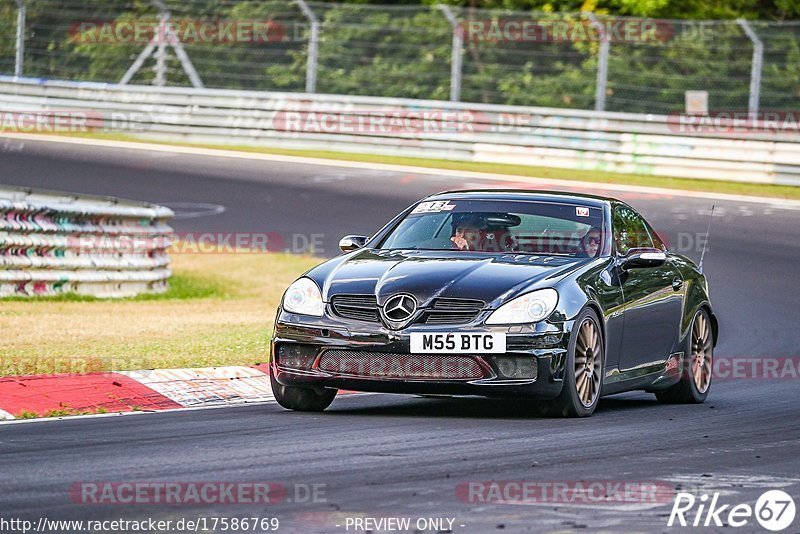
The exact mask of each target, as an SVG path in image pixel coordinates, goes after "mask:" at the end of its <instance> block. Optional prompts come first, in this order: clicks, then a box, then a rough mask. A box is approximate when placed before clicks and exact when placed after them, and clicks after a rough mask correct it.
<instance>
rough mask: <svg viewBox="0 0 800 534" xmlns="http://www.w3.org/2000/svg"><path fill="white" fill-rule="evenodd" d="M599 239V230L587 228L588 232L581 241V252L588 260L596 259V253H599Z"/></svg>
mask: <svg viewBox="0 0 800 534" xmlns="http://www.w3.org/2000/svg"><path fill="white" fill-rule="evenodd" d="M600 237H601V234H600V229H599V228H597V227H596V226H595V227H592V228H589V231H588V232H586V234H585V235H584V236H583V238H582V239H581V245H582V246H583V250H584V251H585V252H586V255H587V256H589V257H590V258H596V257H597V253H598V252H599V251H600Z"/></svg>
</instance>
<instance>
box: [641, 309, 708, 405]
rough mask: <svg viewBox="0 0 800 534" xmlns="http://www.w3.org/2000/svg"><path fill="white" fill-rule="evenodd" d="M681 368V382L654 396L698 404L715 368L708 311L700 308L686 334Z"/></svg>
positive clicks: (669, 401) (666, 402)
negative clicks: (686, 355) (684, 355)
mask: <svg viewBox="0 0 800 534" xmlns="http://www.w3.org/2000/svg"><path fill="white" fill-rule="evenodd" d="M684 354H688V357H684V358H683V370H682V372H681V379H680V381H679V382H678V383H677V384H675V385H674V386H672V387H670V388H669V389H665V390H662V391H656V392H655V394H656V398H657V399H658V400H659V402H663V403H665V404H701V403H702V402H704V401H705V400H706V397H708V392H709V390H710V389H711V378H712V375H713V369H714V342H713V333H712V331H711V320H710V318H709V316H708V312H707V311H706V310H704V309H702V308H701V309H700V310H698V311H697V313H696V314H695V315H694V319H693V320H692V329H691V330H690V331H689V335H687V336H686V343H685V345H684Z"/></svg>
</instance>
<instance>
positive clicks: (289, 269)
mask: <svg viewBox="0 0 800 534" xmlns="http://www.w3.org/2000/svg"><path fill="white" fill-rule="evenodd" d="M172 262H173V263H172V268H173V270H174V272H175V275H174V277H173V279H172V281H171V287H170V290H169V291H168V292H167V293H165V294H162V295H143V296H139V297H136V298H131V299H122V300H104V299H95V298H91V297H79V296H74V295H63V296H58V297H40V298H34V299H19V298H13V299H4V300H2V306H1V307H0V332H3V343H2V345H1V346H0V376H14V375H32V374H47V373H84V372H98V371H123V370H135V369H152V368H178V367H210V366H220V365H249V364H253V363H259V362H264V361H266V360H267V358H268V354H269V335H270V330H271V327H272V320H273V318H274V314H275V310H276V308H277V306H278V303H279V300H280V298H281V295H282V294H283V291H284V290H285V289H286V287H287V286H288V285H289V284H290V283H291V282H292V281H293V280H294V279H295V278H296V277H297V276H299V275H300V274H301V273H302V272H304V271H305V270H307V269H308V268H310V267H312V266H313V265H315V264H317V263H319V262H320V259H319V258H314V257H311V256H297V255H287V254H263V253H246V252H241V253H231V254H176V255H173V256H172Z"/></svg>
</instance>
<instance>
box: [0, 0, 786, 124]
mask: <svg viewBox="0 0 800 534" xmlns="http://www.w3.org/2000/svg"><path fill="white" fill-rule="evenodd" d="M0 74H5V75H12V76H14V75H16V76H20V77H41V78H49V79H63V80H86V81H98V82H109V83H123V84H124V83H131V84H155V85H186V86H189V85H194V86H205V87H213V88H231V89H253V90H269V91H295V92H302V91H307V92H319V93H335V94H353V95H374V96H393V97H409V98H426V99H440V100H448V99H450V100H460V101H465V102H484V103H493V104H517V105H535V106H552V107H569V108H579V109H598V110H607V111H627V112H639V113H665V114H667V113H675V112H681V111H683V110H684V107H685V92H686V91H690V90H691V91H707V92H708V108H709V109H710V110H712V111H725V110H735V111H739V110H748V109H749V110H750V111H754V110H755V109H759V110H796V109H797V108H798V107H799V106H798V103H800V22H783V23H777V22H752V21H751V22H744V21H713V22H712V21H675V20H652V19H634V18H619V17H614V18H612V17H604V16H600V15H597V16H595V15H592V14H586V13H557V14H556V13H533V12H514V11H501V10H478V9H467V8H456V7H448V6H439V5H433V6H376V5H362V4H332V3H321V2H303V1H301V0H300V1H294V2H292V1H288V0H286V1H283V0H282V1H277V0H266V1H256V0H252V1H250V0H213V1H212V0H102V1H100V0H95V1H88V0H0Z"/></svg>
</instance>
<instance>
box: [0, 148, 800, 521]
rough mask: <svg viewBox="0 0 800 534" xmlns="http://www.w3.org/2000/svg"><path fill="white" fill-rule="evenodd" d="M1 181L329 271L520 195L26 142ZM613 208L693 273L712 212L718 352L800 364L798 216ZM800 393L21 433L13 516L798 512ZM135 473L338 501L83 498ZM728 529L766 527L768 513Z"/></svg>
mask: <svg viewBox="0 0 800 534" xmlns="http://www.w3.org/2000/svg"><path fill="white" fill-rule="evenodd" d="M4 147H5V148H4ZM0 182H2V183H3V184H7V185H22V186H31V187H40V188H49V189H57V190H63V191H72V192H78V193H93V194H108V195H115V196H120V197H125V198H132V199H137V200H146V201H150V202H156V203H161V204H165V205H168V206H172V207H174V208H175V209H176V211H177V212H178V217H177V218H176V219H175V221H174V224H173V226H174V228H175V229H176V230H177V231H178V232H209V231H211V232H253V233H255V232H269V233H276V234H278V235H280V236H282V239H283V241H284V243H285V244H287V247H289V248H291V247H290V245H289V244H290V243H292V242H295V241H296V240H298V239H299V242H301V243H302V242H304V240H305V239H308V238H309V236H317V237H318V239H319V240H320V241H319V242H320V243H322V248H321V250H320V249H319V248H318V249H317V252H318V253H321V254H322V255H325V256H332V255H335V254H336V253H337V249H336V243H337V242H338V239H339V237H341V236H342V235H344V234H347V233H363V234H368V233H371V232H373V231H375V230H377V229H378V228H379V226H380V225H382V224H383V223H384V222H385V221H386V220H388V218H389V217H390V216H391V215H393V214H394V213H396V212H397V211H399V210H400V209H402V208H403V207H405V206H407V205H408V204H410V203H411V202H413V201H414V200H416V199H417V198H419V197H421V196H423V195H426V194H429V193H433V192H437V191H441V190H446V189H455V188H465V187H468V188H472V187H524V184H519V183H514V182H513V181H512V180H509V182H508V183H506V184H503V183H499V182H495V181H473V180H464V179H463V178H459V177H458V176H457V174H456V173H454V174H453V176H449V177H445V176H430V175H422V174H420V175H415V174H399V173H393V172H388V171H382V170H367V169H346V168H341V167H332V166H331V167H329V166H319V165H310V164H297V163H291V164H290V163H281V162H267V161H251V160H245V159H228V158H217V157H204V156H189V155H178V154H171V153H165V152H150V151H140V150H129V149H110V148H106V149H99V148H93V147H89V146H78V145H66V144H59V143H49V142H31V141H24V142H22V141H4V142H0ZM593 192H595V193H598V192H600V193H602V191H601V190H600V189H596V190H594V191H593ZM613 196H617V197H619V198H622V199H624V200H627V201H628V202H630V203H631V204H632V205H633V206H634V207H636V208H638V209H639V210H640V211H641V212H642V213H643V214H644V215H645V216H646V217H647V218H648V219H649V220H650V221H651V222H652V223H653V225H654V226H655V227H656V229H657V230H658V231H659V232H660V233H662V234H664V235H666V236H667V238H668V240H669V242H670V244H671V245H672V246H673V248H677V249H679V251H681V252H682V253H685V254H687V255H689V256H690V257H692V258H693V259H695V260H698V259H699V257H700V246H699V244H698V239H697V235H698V234H700V235H702V234H703V233H704V232H705V229H706V225H707V221H708V211H709V208H710V206H711V204H712V203H715V204H716V211H715V217H714V223H713V227H712V230H711V239H710V244H709V248H708V252H707V254H706V261H705V264H706V273H707V274H708V275H709V279H710V282H711V291H712V299H713V301H714V304H715V310H716V313H717V315H718V317H719V319H720V330H721V342H720V343H719V345H718V346H717V349H716V355H717V357H718V358H719V357H758V358H782V357H797V356H800V329H798V328H797V322H798V319H800V312H798V304H797V303H798V301H799V300H800V288H799V287H798V273H799V272H800V270H799V269H798V265H800V244H799V243H800V239H798V234H799V233H800V225H798V222H800V211H798V210H797V209H796V208H792V207H791V206H787V205H783V204H780V203H778V204H775V205H770V204H765V203H763V202H761V203H756V202H752V203H751V202H741V203H739V202H731V201H721V200H717V201H711V200H707V199H697V198H688V197H680V196H669V197H665V196H660V195H652V194H642V193H624V192H623V193H614V194H613ZM223 208H224V209H223ZM297 236H301V237H300V238H298V237H297ZM267 326H268V325H265V329H266V328H267ZM798 399H800V380H798V378H797V377H795V378H793V379H792V378H785V379H783V380H764V379H756V378H753V379H738V380H728V381H717V382H716V383H715V384H713V386H712V391H711V394H710V396H709V399H708V401H707V403H706V404H704V405H700V406H666V405H660V404H658V403H657V402H656V401H655V398H654V397H653V396H652V395H648V394H644V393H641V394H625V395H620V396H615V397H610V398H605V399H603V400H602V401H601V403H600V406H599V408H598V411H597V413H596V414H595V416H594V417H592V418H590V419H586V420H558V419H541V418H537V417H536V416H533V415H531V414H530V413H529V411H528V410H526V407H525V406H524V405H522V404H521V403H519V402H506V401H496V400H481V399H431V398H417V397H411V396H392V395H355V396H340V397H339V398H338V399H337V400H336V401H335V402H334V404H333V405H332V407H331V408H330V409H329V410H328V411H327V412H325V413H323V414H301V413H292V412H288V411H284V410H282V409H281V408H280V407H278V406H277V405H274V404H270V405H254V406H244V407H237V408H221V409H208V410H196V411H183V412H173V413H163V414H135V415H129V416H114V417H96V418H75V419H66V420H62V421H45V422H35V423H23V424H16V423H15V424H6V425H0V473H1V474H2V476H0V510H2V511H3V513H4V514H5V515H10V514H13V515H14V516H15V517H20V518H33V519H38V518H40V517H43V516H44V517H47V518H49V519H56V518H59V519H61V518H76V519H77V518H81V519H88V518H97V519H113V518H126V519H134V518H138V517H165V518H181V517H187V518H188V517H193V516H208V515H217V516H227V517H232V516H248V517H254V516H259V517H278V518H279V519H280V521H281V529H280V530H279V532H280V531H284V532H317V531H319V532H347V531H349V532H354V530H353V527H350V529H349V530H346V520H347V518H348V517H351V518H352V517H367V516H368V517H411V518H412V521H416V519H417V518H422V517H424V518H439V517H442V518H453V519H455V522H454V524H453V527H452V531H453V532H465V533H467V532H469V533H471V532H489V531H503V530H505V531H507V532H523V531H529V532H571V531H575V530H579V531H583V532H597V531H604V532H672V531H676V530H677V531H681V530H687V531H688V530H690V529H678V528H668V527H667V519H668V517H669V513H670V510H671V507H672V499H671V498H670V499H666V500H663V499H662V500H661V501H660V502H656V503H622V504H619V505H597V504H574V503H573V504H569V503H561V502H558V503H552V502H551V503H546V504H540V505H519V504H516V505H515V504H499V503H496V502H490V503H481V502H469V499H464V498H462V496H461V494H457V488H458V487H459V485H460V484H461V485H463V484H464V483H468V482H470V481H489V480H493V481H509V480H517V481H519V480H528V481H541V482H558V481H562V482H563V481H567V482H569V481H595V480H601V481H609V480H611V481H660V482H662V483H665V484H667V485H669V486H671V487H674V488H677V489H681V488H684V489H690V490H695V491H699V492H701V493H708V494H713V493H714V492H716V491H719V492H720V495H721V496H720V501H721V502H724V503H726V504H727V503H730V504H738V503H749V504H751V505H752V504H753V503H754V502H755V500H756V498H757V497H758V496H759V495H760V494H762V493H763V492H764V491H766V490H767V489H783V490H784V491H786V492H787V493H789V494H790V495H792V496H793V497H794V498H795V499H796V500H797V499H798V498H800V454H799V453H798V450H799V449H800V402H799V401H798ZM132 480H139V481H181V482H191V481H230V482H233V481H239V482H242V481H248V482H252V481H267V482H277V483H281V484H284V485H285V486H288V487H290V488H293V487H294V486H292V485H293V484H297V485H301V486H299V487H300V488H301V489H302V488H303V487H305V486H302V485H312V484H323V485H324V498H319V499H317V501H318V502H315V503H309V502H305V499H303V498H302V497H303V495H294V494H293V492H290V494H289V495H288V498H287V500H286V501H284V502H281V503H276V504H270V505H266V506H265V505H258V506H248V505H242V504H239V505H235V506H228V507H219V508H212V509H209V508H208V507H198V508H191V507H185V506H181V507H175V506H171V507H170V506H166V507H157V506H139V507H137V508H132V507H129V506H122V505H117V506H114V505H102V506H100V505H95V506H91V505H89V506H87V505H78V504H75V503H73V502H72V501H71V500H70V497H69V489H70V487H71V486H72V485H73V484H74V483H76V482H81V481H112V482H123V481H132ZM297 491H300V490H297ZM301 493H302V492H301ZM289 501H294V502H289ZM298 501H299V502H298ZM798 503H799V504H800V501H798ZM692 517H693V516H692ZM337 525H339V526H337ZM798 525H800V518H798V519H796V520H795V523H794V525H793V527H792V528H790V529H789V530H787V532H798V531H799V530H800V527H798ZM701 530H703V531H706V532H713V531H715V530H714V527H710V528H705V529H701ZM734 531H735V532H751V531H753V532H765V531H764V530H763V529H760V527H759V526H758V524H757V523H755V521H754V520H751V522H750V524H749V525H748V526H745V527H743V528H740V529H735V530H734ZM362 532H363V531H362Z"/></svg>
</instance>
